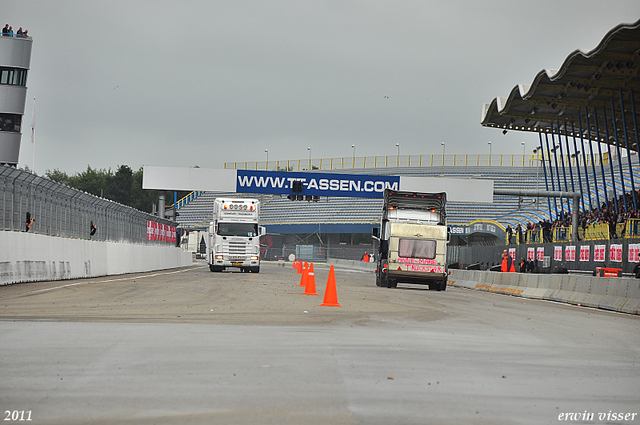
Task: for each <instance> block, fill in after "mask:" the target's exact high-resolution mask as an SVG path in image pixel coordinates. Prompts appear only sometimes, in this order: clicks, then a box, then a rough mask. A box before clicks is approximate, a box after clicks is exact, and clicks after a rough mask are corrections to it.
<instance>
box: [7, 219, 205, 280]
mask: <svg viewBox="0 0 640 425" xmlns="http://www.w3.org/2000/svg"><path fill="white" fill-rule="evenodd" d="M191 257H192V256H191V253H190V252H184V251H182V249H180V248H177V247H173V246H152V245H135V244H128V243H114V242H104V241H89V240H82V239H70V238H61V237H56V236H47V235H40V234H32V233H24V232H7V231H0V285H7V284H12V283H20V282H33V281H46V280H61V279H77V278H83V277H95V276H106V275H115V274H124V273H136V272H145V271H151V270H162V269H170V268H175V267H182V266H189V265H191V264H192V258H191Z"/></svg>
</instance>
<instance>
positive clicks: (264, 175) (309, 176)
mask: <svg viewBox="0 0 640 425" xmlns="http://www.w3.org/2000/svg"><path fill="white" fill-rule="evenodd" d="M237 173H238V178H237V186H236V192H238V193H273V194H287V193H293V182H295V181H300V182H302V190H301V191H300V192H299V193H298V194H300V195H310V196H338V197H354V198H382V197H383V194H384V190H385V189H392V190H399V188H400V176H382V175H380V176H371V175H360V174H337V173H304V172H293V171H281V172H274V171H259V170H237Z"/></svg>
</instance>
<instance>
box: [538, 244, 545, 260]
mask: <svg viewBox="0 0 640 425" xmlns="http://www.w3.org/2000/svg"><path fill="white" fill-rule="evenodd" d="M536 255H537V258H538V261H544V247H543V246H539V247H538V248H537V249H536Z"/></svg>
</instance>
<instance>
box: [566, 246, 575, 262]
mask: <svg viewBox="0 0 640 425" xmlns="http://www.w3.org/2000/svg"><path fill="white" fill-rule="evenodd" d="M564 259H565V261H576V247H575V246H566V247H565V248H564Z"/></svg>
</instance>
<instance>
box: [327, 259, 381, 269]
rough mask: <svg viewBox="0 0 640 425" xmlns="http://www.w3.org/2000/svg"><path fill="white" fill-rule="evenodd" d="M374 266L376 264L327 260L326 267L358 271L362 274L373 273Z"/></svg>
mask: <svg viewBox="0 0 640 425" xmlns="http://www.w3.org/2000/svg"><path fill="white" fill-rule="evenodd" d="M376 264H377V263H365V262H364V261H355V260H341V259H338V258H327V266H334V267H336V268H337V267H339V268H341V269H350V270H360V271H363V272H375V271H376Z"/></svg>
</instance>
